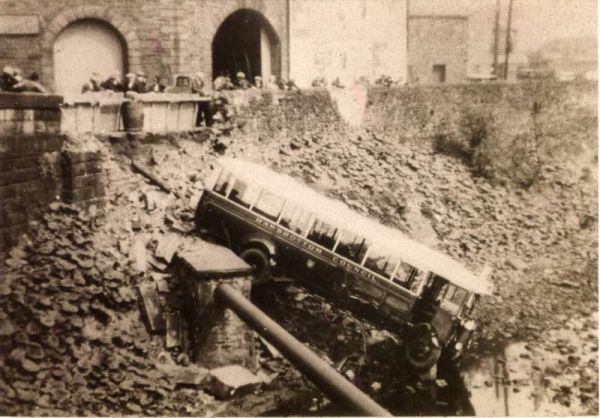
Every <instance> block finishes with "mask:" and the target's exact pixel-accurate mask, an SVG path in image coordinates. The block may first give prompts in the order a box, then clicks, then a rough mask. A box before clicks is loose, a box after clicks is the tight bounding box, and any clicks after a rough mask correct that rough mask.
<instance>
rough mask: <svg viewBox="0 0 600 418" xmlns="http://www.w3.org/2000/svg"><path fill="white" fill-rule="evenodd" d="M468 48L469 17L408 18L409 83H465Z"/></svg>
mask: <svg viewBox="0 0 600 418" xmlns="http://www.w3.org/2000/svg"><path fill="white" fill-rule="evenodd" d="M468 44H469V28H468V17H467V16H463V15H409V17H408V78H409V83H411V84H438V83H460V82H463V81H466V78H467V61H468Z"/></svg>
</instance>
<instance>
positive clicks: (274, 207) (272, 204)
mask: <svg viewBox="0 0 600 418" xmlns="http://www.w3.org/2000/svg"><path fill="white" fill-rule="evenodd" d="M282 207H283V199H282V198H280V197H278V196H275V195H274V194H273V193H270V192H267V191H266V190H263V191H262V192H261V194H260V197H259V198H258V201H257V202H256V203H255V205H254V207H253V208H252V210H253V211H254V212H256V213H260V214H261V215H263V216H265V217H266V218H269V219H270V220H272V221H276V220H277V218H279V213H280V212H281V209H282Z"/></svg>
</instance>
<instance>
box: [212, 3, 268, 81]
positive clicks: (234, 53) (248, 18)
mask: <svg viewBox="0 0 600 418" xmlns="http://www.w3.org/2000/svg"><path fill="white" fill-rule="evenodd" d="M278 44H279V43H278V41H277V36H276V35H275V33H274V30H273V28H272V27H271V26H270V24H269V23H268V21H267V20H266V19H265V17H264V16H262V15H261V14H260V13H258V12H255V11H252V10H247V9H242V10H238V11H236V12H234V13H232V14H231V15H230V16H229V17H227V19H225V20H224V21H223V23H222V24H221V26H219V29H218V30H217V33H216V34H215V37H214V39H213V42H212V62H213V78H215V77H217V76H219V75H223V74H229V75H230V76H231V78H232V79H234V78H235V74H236V73H237V72H238V71H242V72H244V73H245V74H246V78H247V79H248V80H249V81H253V80H254V77H255V76H257V75H260V76H263V78H265V77H268V76H269V75H270V73H273V74H275V75H278V72H279V71H278V69H279V68H278V67H279V63H278V59H277V56H278V53H279V51H278ZM265 67H266V68H265ZM267 72H268V73H269V74H266V73H267Z"/></svg>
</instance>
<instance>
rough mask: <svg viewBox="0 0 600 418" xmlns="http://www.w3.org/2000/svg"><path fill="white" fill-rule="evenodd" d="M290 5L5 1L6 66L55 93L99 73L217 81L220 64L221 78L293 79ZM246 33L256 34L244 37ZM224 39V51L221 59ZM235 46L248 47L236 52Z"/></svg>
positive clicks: (1, 30)
mask: <svg viewBox="0 0 600 418" xmlns="http://www.w3.org/2000/svg"><path fill="white" fill-rule="evenodd" d="M288 3H289V2H288V1H287V0H278V1H269V0H0V58H1V61H2V62H1V64H2V65H6V64H13V65H16V66H18V67H19V68H21V69H22V70H23V73H24V74H25V75H28V74H30V73H31V72H37V73H38V74H39V75H40V77H41V81H42V83H43V84H45V85H47V86H49V87H50V88H51V89H53V90H56V87H57V85H59V86H60V85H62V86H63V90H64V89H65V88H68V87H69V85H70V84H76V83H77V84H78V83H80V81H81V80H80V79H81V77H82V76H83V73H84V72H89V70H90V69H92V68H94V69H96V68H97V69H98V70H99V72H106V71H108V70H109V69H110V70H114V71H116V72H121V73H126V72H137V71H140V70H143V71H144V72H146V73H147V74H148V75H149V76H156V75H163V76H167V77H170V76H173V75H175V74H181V73H183V74H190V73H194V72H197V71H202V72H204V73H205V74H206V75H207V76H208V77H213V76H216V74H213V72H215V71H214V70H215V63H216V62H218V63H221V64H219V65H220V67H218V68H217V69H218V70H224V69H227V70H228V71H230V73H231V72H235V71H238V70H239V71H244V70H246V69H248V70H246V72H247V73H248V72H249V73H250V74H249V75H258V74H263V75H265V74H264V71H263V70H266V71H268V72H271V73H273V74H275V75H277V76H282V77H284V78H287V76H288V71H289V59H288V45H289V41H288V22H289V4H288ZM246 29H247V30H248V31H251V33H250V32H249V33H248V34H244V33H239V32H240V31H243V30H246ZM236 31H237V33H235V32H236ZM219 32H221V33H220V36H219V39H220V41H219V42H218V45H216V46H217V47H221V50H219V48H217V50H216V51H214V50H213V46H214V45H213V44H214V40H215V38H216V37H217V35H218V34H219ZM223 39H224V40H225V41H223ZM228 39H233V40H234V41H235V40H239V39H241V40H242V41H243V42H244V45H242V46H239V45H237V46H236V47H237V48H238V49H239V50H236V51H233V52H232V51H231V50H229V49H227V48H228V47H229V46H231V45H228V44H227V40H228ZM69 51H72V53H71V52H69ZM256 54H258V57H257V56H256ZM65 60H67V61H65ZM57 68H58V69H60V70H61V71H57ZM58 73H60V74H58ZM86 76H87V74H86ZM61 77H62V78H61ZM70 88H71V90H75V88H74V87H72V86H70ZM79 88H80V85H78V86H77V89H79ZM71 92H72V91H71ZM58 93H61V91H58Z"/></svg>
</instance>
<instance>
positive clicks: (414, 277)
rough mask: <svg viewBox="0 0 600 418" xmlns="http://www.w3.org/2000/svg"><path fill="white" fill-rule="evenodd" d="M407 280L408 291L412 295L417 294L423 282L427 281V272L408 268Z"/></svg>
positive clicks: (411, 267)
mask: <svg viewBox="0 0 600 418" xmlns="http://www.w3.org/2000/svg"><path fill="white" fill-rule="evenodd" d="M409 267H410V273H409V278H408V289H409V290H410V291H411V292H413V293H418V292H419V289H421V287H422V285H423V284H424V282H425V281H426V280H427V272H424V271H421V270H419V269H418V268H416V267H413V266H410V265H409Z"/></svg>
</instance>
